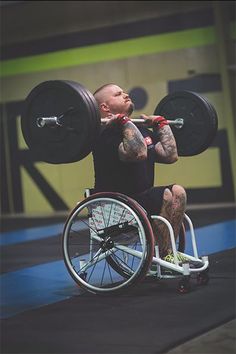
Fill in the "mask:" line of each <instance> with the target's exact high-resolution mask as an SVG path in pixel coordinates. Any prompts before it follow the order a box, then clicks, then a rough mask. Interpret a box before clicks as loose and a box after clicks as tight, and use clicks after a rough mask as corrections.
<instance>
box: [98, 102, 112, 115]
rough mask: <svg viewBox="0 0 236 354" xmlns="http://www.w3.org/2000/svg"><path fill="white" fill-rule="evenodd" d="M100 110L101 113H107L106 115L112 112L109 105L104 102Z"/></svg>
mask: <svg viewBox="0 0 236 354" xmlns="http://www.w3.org/2000/svg"><path fill="white" fill-rule="evenodd" d="M100 110H101V112H106V113H107V112H110V109H109V107H108V105H107V104H106V103H104V102H103V103H101V104H100Z"/></svg>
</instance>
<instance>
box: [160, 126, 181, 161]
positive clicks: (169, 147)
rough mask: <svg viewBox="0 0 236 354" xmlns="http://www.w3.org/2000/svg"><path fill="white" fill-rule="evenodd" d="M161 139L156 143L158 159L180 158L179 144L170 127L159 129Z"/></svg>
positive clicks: (172, 159) (171, 159)
mask: <svg viewBox="0 0 236 354" xmlns="http://www.w3.org/2000/svg"><path fill="white" fill-rule="evenodd" d="M158 133H159V139H160V141H159V142H158V143H157V144H156V146H155V150H156V153H157V161H158V162H164V163H172V162H175V161H176V160H177V158H178V152H177V146H176V142H175V138H174V135H173V133H172V131H171V129H170V127H168V126H165V127H163V128H162V129H160V130H159V131H158Z"/></svg>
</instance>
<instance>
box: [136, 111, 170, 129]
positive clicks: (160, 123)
mask: <svg viewBox="0 0 236 354" xmlns="http://www.w3.org/2000/svg"><path fill="white" fill-rule="evenodd" d="M141 118H143V119H144V120H145V124H146V125H147V126H148V127H157V128H159V129H161V128H162V127H164V126H165V125H168V122H167V120H166V119H165V118H164V117H162V116H147V115H145V114H142V115H141Z"/></svg>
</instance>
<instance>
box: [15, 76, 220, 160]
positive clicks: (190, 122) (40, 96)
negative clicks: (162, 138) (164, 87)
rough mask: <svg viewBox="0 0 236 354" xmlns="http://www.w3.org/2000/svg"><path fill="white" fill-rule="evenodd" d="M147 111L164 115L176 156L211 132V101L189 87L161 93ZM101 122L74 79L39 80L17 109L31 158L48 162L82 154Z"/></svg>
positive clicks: (202, 144) (205, 141)
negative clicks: (175, 147)
mask: <svg viewBox="0 0 236 354" xmlns="http://www.w3.org/2000/svg"><path fill="white" fill-rule="evenodd" d="M153 114H154V115H161V116H164V117H165V118H166V119H167V120H168V123H169V124H170V127H171V129H172V132H173V134H174V136H175V140H176V143H177V149H178V154H179V156H193V155H197V154H200V153H201V152H203V151H205V150H206V149H207V148H208V147H209V146H210V145H211V143H212V141H213V140H214V137H215V135H216V132H217V126H218V119H217V114H216V111H215V109H214V107H213V106H212V105H211V103H210V102H208V100H207V99H206V98H205V97H202V96H201V95H199V94H198V93H195V92H191V91H180V92H175V93H172V94H169V95H167V96H165V97H164V98H163V99H162V100H161V101H160V102H159V103H158V104H157V107H156V108H155V111H154V113H153ZM177 117H181V118H177ZM132 121H133V122H134V123H135V124H137V125H138V124H140V123H141V124H142V123H144V119H142V118H136V119H132ZM101 124H104V121H103V119H101V118H100V112H99V108H98V105H97V102H96V100H95V98H94V96H93V95H92V94H91V92H90V91H89V90H87V89H86V88H85V87H84V86H83V85H81V84H80V83H77V82H74V81H65V80H53V81H45V82H42V83H40V84H39V85H37V86H36V87H35V88H33V89H32V90H31V91H30V93H29V95H28V96H27V97H26V99H25V101H24V109H23V112H22V115H21V128H22V133H23V136H24V139H25V141H26V144H27V145H28V147H29V149H30V150H31V151H32V153H33V154H34V156H35V158H36V159H38V160H41V161H45V162H48V163H52V164H63V163H71V162H76V161H79V160H82V159H83V158H84V157H85V156H87V155H88V154H89V153H90V152H91V151H92V149H93V144H94V141H95V139H96V137H97V136H98V134H99V131H100V128H101ZM153 130H154V133H157V131H155V128H153Z"/></svg>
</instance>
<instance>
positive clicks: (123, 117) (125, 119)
mask: <svg viewBox="0 0 236 354" xmlns="http://www.w3.org/2000/svg"><path fill="white" fill-rule="evenodd" d="M129 121H130V119H129V118H128V117H127V116H126V115H125V114H117V122H118V123H119V124H121V125H124V124H125V123H127V122H129Z"/></svg>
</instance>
